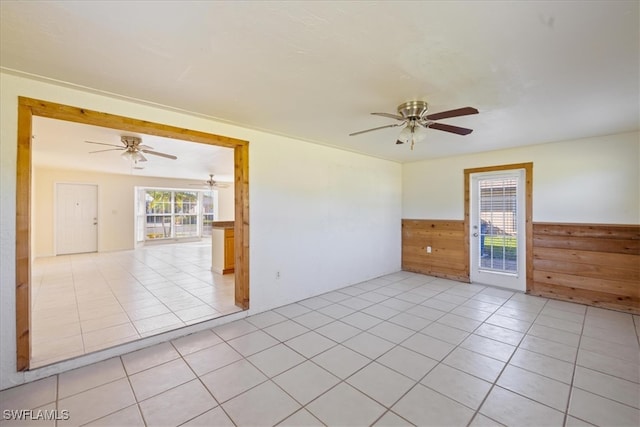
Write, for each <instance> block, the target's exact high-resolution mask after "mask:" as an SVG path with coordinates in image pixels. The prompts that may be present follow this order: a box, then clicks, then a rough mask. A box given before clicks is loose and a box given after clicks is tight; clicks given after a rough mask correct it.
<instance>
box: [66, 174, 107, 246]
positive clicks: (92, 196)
mask: <svg viewBox="0 0 640 427" xmlns="http://www.w3.org/2000/svg"><path fill="white" fill-rule="evenodd" d="M97 251H98V186H97V185H91V184H61V183H58V184H56V254H58V255H63V254H77V253H84V252H97Z"/></svg>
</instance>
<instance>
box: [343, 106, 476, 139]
mask: <svg viewBox="0 0 640 427" xmlns="http://www.w3.org/2000/svg"><path fill="white" fill-rule="evenodd" d="M428 108H429V105H428V104H427V103H426V102H424V101H409V102H405V103H404V104H400V105H399V106H398V114H389V113H371V114H373V115H374V116H382V117H389V118H391V119H396V120H399V123H393V124H390V125H385V126H379V127H376V128H373V129H367V130H361V131H359V132H354V133H350V134H349V136H354V135H360V134H362V133H366V132H372V131H374V130H379V129H385V128H390V127H397V126H402V125H405V124H406V127H405V128H404V129H402V131H401V132H400V135H398V139H397V141H396V144H405V143H408V142H410V143H411V149H412V150H413V145H414V144H415V143H416V141H419V140H420V139H422V138H423V137H424V133H423V130H424V129H427V128H428V129H436V130H441V131H444V132H450V133H455V134H457V135H469V134H470V133H471V132H473V130H472V129H467V128H462V127H458V126H452V125H447V124H444V123H438V122H436V120H441V119H450V118H452V117H459V116H468V115H470V114H478V110H476V109H475V108H473V107H463V108H457V109H455V110H449V111H443V112H440V113H434V114H427V109H428Z"/></svg>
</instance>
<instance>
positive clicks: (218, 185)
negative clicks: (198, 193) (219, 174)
mask: <svg viewBox="0 0 640 427" xmlns="http://www.w3.org/2000/svg"><path fill="white" fill-rule="evenodd" d="M190 185H196V186H199V187H202V186H206V187H209V191H211V190H213V189H214V188H227V187H229V184H228V183H224V182H218V181H216V180H214V179H213V174H212V173H210V174H209V179H208V180H206V181H205V182H203V183H202V184H190Z"/></svg>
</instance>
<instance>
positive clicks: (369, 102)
mask: <svg viewBox="0 0 640 427" xmlns="http://www.w3.org/2000/svg"><path fill="white" fill-rule="evenodd" d="M639 4H640V3H639V2H638V1H636V0H633V1H611V0H609V1H595V0H593V1H588V2H576V1H503V2H495V1H490V2H488V1H456V2H454V1H443V2H439V1H422V2H420V1H411V2H402V1H388V2H382V1H380V2H370V1H285V2H281V1H243V2H233V1H226V2H225V1H215V2H214V1H198V2H195V1H193V2H192V1H128V2H116V1H87V2H69V1H29V2H26V1H7V0H3V1H1V2H0V12H1V15H0V18H1V21H0V24H1V30H0V49H1V52H0V53H1V55H0V65H1V66H2V67H3V68H4V69H5V70H8V71H17V72H23V73H29V74H32V75H37V76H43V77H46V78H50V79H55V80H58V81H62V82H68V83H72V84H76V85H81V86H85V87H88V88H92V89H97V90H101V91H106V92H110V93H113V94H118V95H123V96H127V97H131V98H136V99H140V100H144V101H149V102H153V103H158V104H162V105H166V106H170V107H173V108H178V109H183V110H187V111H190V112H194V113H198V114H203V115H207V116H211V117H214V118H218V119H221V120H224V121H228V122H231V123H235V124H239V125H242V126H246V127H251V128H256V129H263V130H268V131H271V132H275V133H278V134H283V135H288V136H292V137H295V138H299V139H303V140H307V141H312V142H317V143H321V144H326V145H331V146H337V147H341V148H344V149H347V150H351V151H356V152H361V153H367V154H370V155H373V156H377V157H382V158H386V159H391V160H396V161H400V162H407V161H414V160H420V159H426V158H435V157H442V156H450V155H456V154H463V153H474V152H481V151H488V150H494V149H502V148H507V147H515V146H522V145H530V144H538V143H546V142H553V141H560V140H567V139H577V138H582V137H589V136H596V135H606V134H612V133H619V132H627V131H634V130H638V129H639V128H640V124H639V122H640V106H639V104H640V102H639V101H640V94H639V85H640V72H639V66H640V65H639V64H640V48H639V43H640V42H639V40H640V31H639V17H640V10H639ZM414 99H415V100H425V101H428V102H429V104H430V109H429V112H431V113H434V112H439V111H444V110H450V109H454V108H459V107H464V106H472V107H476V108H478V109H479V110H480V114H479V115H472V116H467V117H459V118H454V119H449V120H443V123H448V124H453V125H457V126H463V127H469V128H472V129H474V132H473V133H472V134H471V135H468V136H458V135H453V134H447V133H445V132H441V131H437V130H428V136H427V138H426V140H425V141H423V142H421V143H420V144H418V145H417V146H416V147H415V150H414V151H410V149H409V147H408V146H407V145H404V146H396V145H395V144H394V142H395V140H396V136H397V134H398V132H399V128H390V129H384V130H380V131H377V132H372V133H367V134H363V135H359V136H354V137H350V136H348V134H349V133H351V132H355V131H358V130H363V129H367V128H371V127H376V126H382V125H385V124H390V123H393V120H392V119H387V118H384V117H378V116H372V115H370V114H369V113H370V112H389V113H395V112H396V111H395V109H396V107H397V105H399V104H401V103H402V102H405V101H408V100H414ZM227 136H230V137H234V135H227ZM98 137H99V136H98V135H96V136H95V137H94V136H92V137H91V138H94V139H97V138H98ZM107 137H108V135H107V134H105V135H104V138H107ZM43 138H44V137H43ZM114 138H115V140H116V142H115V143H117V142H118V141H119V135H115V136H114ZM79 139H81V140H84V139H89V137H88V136H86V137H85V136H82V137H79ZM145 142H147V141H146V140H145ZM84 145H87V144H84ZM84 145H83V146H81V148H82V149H85V148H87V147H85V146H84ZM149 145H152V146H154V147H155V148H158V149H160V148H163V149H164V145H163V142H160V141H158V142H156V141H155V140H154V141H153V142H150V143H149ZM166 150H167V151H168V152H171V151H174V152H175V151H178V150H176V149H173V148H170V147H167V148H166ZM105 154H112V153H105ZM179 157H180V155H179ZM182 157H185V156H184V155H183V156H182ZM156 160H157V161H158V162H160V161H161V160H164V159H158V158H153V161H154V162H156ZM214 172H215V171H214Z"/></svg>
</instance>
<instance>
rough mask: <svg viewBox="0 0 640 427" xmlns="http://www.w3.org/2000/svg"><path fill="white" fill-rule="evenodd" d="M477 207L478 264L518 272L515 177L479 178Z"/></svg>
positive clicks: (486, 268)
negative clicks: (478, 226)
mask: <svg viewBox="0 0 640 427" xmlns="http://www.w3.org/2000/svg"><path fill="white" fill-rule="evenodd" d="M478 185H479V187H480V188H479V190H480V191H479V202H480V203H479V209H480V215H479V217H480V239H479V245H480V251H479V267H480V268H481V269H482V270H491V271H496V272H505V273H517V272H518V250H517V249H518V238H519V236H518V224H517V198H516V195H517V190H518V181H517V179H516V178H501V177H496V178H487V179H482V180H480V181H478Z"/></svg>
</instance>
